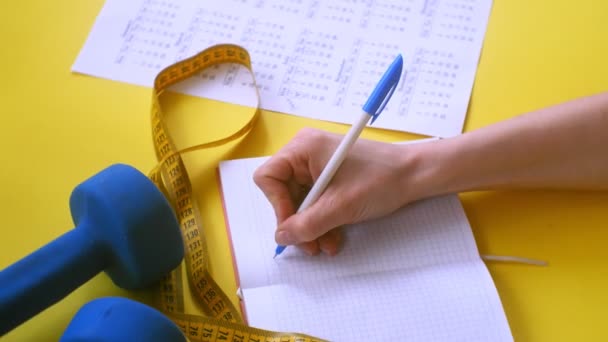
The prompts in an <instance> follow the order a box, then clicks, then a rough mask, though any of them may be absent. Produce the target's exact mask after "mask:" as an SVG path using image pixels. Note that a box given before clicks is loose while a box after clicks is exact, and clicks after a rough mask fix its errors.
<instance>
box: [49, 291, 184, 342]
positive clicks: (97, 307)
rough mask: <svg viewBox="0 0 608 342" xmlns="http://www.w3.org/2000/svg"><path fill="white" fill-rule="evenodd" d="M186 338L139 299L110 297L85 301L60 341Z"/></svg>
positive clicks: (175, 341)
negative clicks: (139, 301) (137, 300)
mask: <svg viewBox="0 0 608 342" xmlns="http://www.w3.org/2000/svg"><path fill="white" fill-rule="evenodd" d="M93 341H94V342H134V341H146V342H186V341H187V340H186V338H185V337H184V334H183V333H182V332H181V331H180V330H179V329H178V327H177V326H176V325H175V324H174V323H173V322H171V320H169V319H168V318H167V317H166V316H164V315H163V314H161V313H160V312H159V311H157V310H155V309H153V308H151V307H149V306H146V305H144V304H141V303H138V302H136V301H133V300H130V299H126V298H119V297H107V298H100V299H95V300H93V301H91V302H89V303H87V304H85V305H84V306H83V307H82V308H81V309H80V310H79V311H78V312H77V313H76V315H75V316H74V318H72V321H71V322H70V324H69V325H68V327H67V329H66V330H65V332H64V333H63V336H62V337H61V339H60V340H59V342H93Z"/></svg>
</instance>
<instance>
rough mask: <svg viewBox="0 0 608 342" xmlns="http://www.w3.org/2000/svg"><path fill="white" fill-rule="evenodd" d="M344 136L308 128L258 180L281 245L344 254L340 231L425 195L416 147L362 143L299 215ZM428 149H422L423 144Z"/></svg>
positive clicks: (260, 170) (256, 176)
mask: <svg viewBox="0 0 608 342" xmlns="http://www.w3.org/2000/svg"><path fill="white" fill-rule="evenodd" d="M341 139H342V136H339V135H336V134H331V133H326V132H323V131H320V130H313V129H305V130H302V131H301V132H299V133H298V134H297V136H296V137H295V138H294V139H293V140H291V141H290V142H289V143H288V144H287V145H286V146H284V147H283V148H282V149H281V150H280V151H279V152H277V153H276V154H275V155H274V156H273V157H272V158H271V159H269V160H268V161H267V162H266V163H265V164H263V165H262V166H260V167H259V168H258V169H257V170H256V172H255V174H254V181H255V183H256V184H257V185H258V186H259V187H260V189H261V190H262V191H263V192H264V194H265V195H266V197H267V198H268V200H269V201H270V203H271V204H272V206H273V208H274V211H275V215H276V218H277V225H278V226H277V231H276V235H275V239H276V242H277V243H278V244H281V245H298V246H299V247H301V248H302V249H303V250H304V251H306V252H307V253H309V254H311V255H314V254H318V253H319V252H320V251H323V252H325V253H327V254H330V255H334V254H336V253H337V252H338V249H339V246H340V240H341V235H340V232H339V230H338V228H339V227H341V226H343V225H345V224H350V223H356V222H361V221H365V220H369V219H373V218H377V217H380V216H383V215H386V214H389V213H391V212H393V211H395V210H396V209H398V208H400V207H402V206H403V205H405V204H406V203H408V202H410V201H412V200H415V199H418V198H420V197H421V196H422V195H423V194H424V193H425V191H424V188H423V186H422V185H423V184H424V182H422V181H421V178H420V177H421V174H422V173H421V172H420V166H421V163H419V162H418V161H417V158H416V153H413V152H412V151H414V150H415V145H410V146H408V145H396V144H389V143H381V142H374V141H368V140H363V139H359V140H358V141H357V142H356V143H355V144H354V146H353V147H352V148H351V150H350V151H349V154H348V155H347V157H346V159H345V160H344V162H343V163H342V165H341V166H340V168H339V169H338V171H337V172H336V174H335V176H334V177H333V179H332V180H331V181H330V183H329V185H328V187H327V189H326V190H325V192H324V193H323V194H322V195H321V196H320V197H319V199H318V200H317V201H316V202H315V203H313V204H312V205H311V206H310V207H309V208H307V209H306V210H304V211H302V212H301V213H298V214H296V211H297V209H298V206H299V204H300V202H301V201H302V200H303V199H304V197H305V196H306V193H307V190H308V189H310V187H311V186H312V184H313V183H314V182H315V181H316V179H317V178H318V177H319V175H320V174H321V171H322V170H323V168H324V167H325V165H326V164H327V162H328V160H329V159H330V157H331V155H332V154H333V152H334V150H335V149H336V147H337V145H338V144H339V143H340V141H341ZM420 145H422V144H420Z"/></svg>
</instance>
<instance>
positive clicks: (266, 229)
mask: <svg viewBox="0 0 608 342" xmlns="http://www.w3.org/2000/svg"><path fill="white" fill-rule="evenodd" d="M264 160H266V158H251V159H241V160H234V161H225V162H222V163H221V164H220V177H221V183H222V192H223V199H224V205H225V210H226V215H227V224H228V225H229V229H230V234H231V238H232V245H233V253H234V257H235V261H236V265H235V266H236V270H237V273H238V278H239V282H240V287H241V288H242V290H243V297H244V304H245V311H246V316H247V318H248V323H249V324H250V325H252V326H256V327H259V328H265V329H273V330H280V331H301V332H305V333H309V334H313V335H316V336H319V337H322V338H326V339H330V340H334V341H342V340H352V339H354V338H357V339H359V340H370V341H380V340H384V339H385V338H388V337H407V338H408V340H410V339H411V340H433V341H441V340H450V341H454V340H455V341H458V340H466V341H488V340H491V341H510V340H512V337H511V334H510V331H509V326H508V323H507V320H506V317H505V315H504V312H503V310H502V306H501V303H500V299H499V297H498V294H497V292H496V289H495V288H494V285H493V282H492V279H491V277H490V275H489V273H488V271H487V269H486V268H485V265H484V264H483V263H482V262H481V260H480V259H479V256H478V254H477V249H476V246H475V242H474V239H473V236H472V234H471V231H470V228H469V226H468V223H467V221H466V217H465V215H464V212H463V210H462V207H461V206H460V202H459V201H458V198H457V197H456V196H445V197H440V198H435V199H431V200H426V201H421V202H417V203H414V204H412V205H411V206H408V207H406V208H404V209H402V210H400V211H398V212H397V213H395V214H393V215H391V216H390V217H386V218H383V219H380V220H377V221H374V222H368V223H366V224H361V225H356V226H354V227H349V229H347V230H345V233H346V241H345V246H344V249H343V250H342V251H341V253H340V254H339V255H338V256H335V257H327V256H318V257H309V256H306V255H304V254H303V253H301V252H299V251H298V250H297V249H296V248H288V249H287V250H286V251H285V252H284V253H283V254H282V255H281V256H280V258H277V259H272V255H273V254H274V248H275V246H276V245H275V243H274V238H273V237H274V229H275V222H274V220H275V219H274V215H273V213H272V207H271V206H270V205H269V204H268V203H267V200H266V198H265V197H264V196H263V194H262V193H261V192H260V191H259V190H258V189H257V187H256V186H255V184H254V183H253V181H252V174H253V171H254V170H255V169H256V168H257V167H258V166H259V165H261V163H262V162H263V161H264ZM371 226H374V227H371ZM378 231H382V233H379V232H378Z"/></svg>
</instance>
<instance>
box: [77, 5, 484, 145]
mask: <svg viewBox="0 0 608 342" xmlns="http://www.w3.org/2000/svg"><path fill="white" fill-rule="evenodd" d="M491 6H492V1H491V0H384V1H371V0H370V1H363V0H360V1H357V0H341V1H318V0H291V1H284V0H224V1H194V0H139V1H121V0H107V1H106V4H105V6H104V7H103V9H102V11H101V13H100V14H99V17H98V18H97V20H96V22H95V25H94V27H93V29H92V31H91V33H90V35H89V37H88V39H87V41H86V43H85V45H84V47H83V49H82V51H81V52H80V54H79V56H78V58H77V60H76V62H75V64H74V66H73V70H74V71H76V72H80V73H85V74H89V75H94V76H98V77H104V78H109V79H112V80H118V81H123V82H128V83H134V84H139V85H144V86H151V85H152V83H153V80H154V77H155V76H156V74H157V73H158V72H159V71H160V70H161V69H162V68H163V67H166V66H168V65H170V64H172V63H174V62H176V61H178V60H181V59H183V58H185V57H189V56H191V55H193V54H195V53H197V52H199V51H201V50H203V49H205V48H207V47H209V46H211V45H214V44H217V43H233V44H239V45H242V46H244V47H246V48H247V49H248V50H249V52H250V54H251V57H252V63H253V70H254V71H255V77H256V81H257V84H258V87H259V90H260V94H261V97H262V108H264V109H268V110H273V111H278V112H283V113H288V114H293V115H299V116H304V117H310V118H316V119H322V120H328V121H334V122H342V123H348V124H350V123H352V122H353V121H354V120H355V116H356V115H357V114H358V113H359V112H360V108H361V106H362V105H363V103H364V102H365V101H366V100H367V97H368V96H369V94H370V93H371V91H372V90H373V88H374V86H375V85H376V83H377V82H378V81H379V79H380V77H381V75H382V74H383V73H384V71H385V70H386V68H387V67H388V65H389V64H390V63H391V62H392V61H393V59H394V58H395V56H396V55H397V54H399V53H401V54H402V56H403V58H404V63H405V64H404V70H405V71H404V75H403V77H402V78H401V81H400V84H399V87H398V89H397V90H396V92H395V94H394V95H393V98H392V99H391V100H390V102H389V103H388V105H387V107H386V109H385V111H384V112H383V113H382V115H381V116H380V118H379V119H378V120H377V121H376V122H375V123H374V126H375V127H380V128H386V129H392V130H399V131H409V132H414V133H420V134H425V135H430V136H438V137H448V136H454V135H457V134H460V133H461V132H462V127H463V123H464V119H465V116H466V111H467V106H468V102H469V98H470V94H471V89H472V86H473V81H474V77H475V72H476V69H477V63H478V59H479V54H480V51H481V47H482V43H483V38H484V35H485V30H486V26H487V21H488V16H489V13H490V9H491ZM199 76H200V77H199V78H195V79H192V80H189V81H186V82H184V83H183V84H180V85H178V86H176V87H175V90H177V91H181V92H184V93H187V94H191V95H196V96H203V97H208V98H212V99H217V100H221V101H226V102H232V103H237V104H243V105H253V104H254V103H255V102H254V99H255V97H254V96H255V93H254V92H253V91H252V89H251V88H252V87H253V83H252V82H251V78H250V77H249V74H248V73H247V71H246V70H244V69H242V68H240V67H237V66H223V67H221V68H219V69H216V70H211V71H209V72H205V73H203V74H201V75H199ZM203 80H205V81H207V82H203Z"/></svg>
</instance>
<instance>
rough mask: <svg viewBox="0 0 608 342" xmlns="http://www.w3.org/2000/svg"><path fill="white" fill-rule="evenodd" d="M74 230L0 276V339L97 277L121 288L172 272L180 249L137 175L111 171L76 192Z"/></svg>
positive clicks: (161, 200)
mask: <svg viewBox="0 0 608 342" xmlns="http://www.w3.org/2000/svg"><path fill="white" fill-rule="evenodd" d="M70 208H71V211H72V218H73V220H74V223H75V224H76V228H74V229H73V230H71V231H69V232H67V233H65V234H64V235H62V236H60V237H59V238H57V239H56V240H54V241H52V242H51V243H49V244H47V245H46V246H44V247H42V248H40V249H39V250H37V251H36V252H34V253H32V254H30V255H29V256H27V257H25V258H24V259H22V260H20V261H18V262H17V263H15V264H13V265H11V266H9V267H7V268H6V269H5V270H3V271H2V272H0V284H1V286H0V336H1V335H2V334H4V333H5V332H7V331H9V330H10V329H12V328H13V327H15V326H17V325H18V324H20V323H21V322H23V321H25V320H27V319H29V318H30V317H32V316H33V315H35V314H36V313H38V312H40V311H41V310H43V309H45V308H46V307H48V306H50V305H52V304H54V303H55V302H57V301H58V300H60V299H61V298H63V297H65V296H66V295H67V294H69V293H70V292H71V291H73V290H74V289H76V288H77V287H78V286H80V285H81V284H83V283H84V282H86V281H88V280H89V279H90V278H92V277H93V276H95V275H96V274H97V273H99V272H101V271H104V270H105V271H106V272H107V274H108V275H109V276H110V278H112V280H113V281H114V283H115V284H116V285H118V286H120V287H123V288H126V289H135V288H142V287H146V286H148V285H151V284H153V283H154V282H156V281H158V280H160V278H161V277H162V276H163V275H165V274H167V273H168V272H170V271H171V270H172V269H174V268H175V267H177V266H178V265H179V263H180V261H181V260H182V258H183V254H184V246H183V241H182V237H181V232H180V229H179V224H178V222H177V220H176V218H175V214H174V213H173V210H172V208H171V206H170V205H169V203H168V202H167V200H166V199H165V197H164V196H163V194H162V193H161V192H160V191H159V190H158V189H157V188H156V186H155V185H154V184H153V183H152V182H151V181H150V180H149V179H148V178H147V177H146V176H145V175H143V174H142V173H140V172H139V171H137V170H136V169H134V168H132V167H130V166H127V165H113V166H111V167H108V168H107V169H105V170H103V171H101V172H100V173H98V174H96V175H94V176H93V177H91V178H90V179H88V180H87V181H85V182H84V183H82V184H80V185H79V186H78V187H76V188H75V189H74V191H73V193H72V196H71V198H70Z"/></svg>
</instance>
